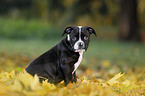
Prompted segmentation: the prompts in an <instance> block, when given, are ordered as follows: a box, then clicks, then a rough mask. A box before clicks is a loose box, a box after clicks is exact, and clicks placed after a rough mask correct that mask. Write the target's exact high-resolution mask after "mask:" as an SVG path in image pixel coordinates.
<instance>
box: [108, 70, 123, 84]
mask: <svg viewBox="0 0 145 96" xmlns="http://www.w3.org/2000/svg"><path fill="white" fill-rule="evenodd" d="M123 75H124V74H121V72H120V73H118V74H117V75H115V76H114V77H113V78H112V79H110V80H109V81H107V84H109V85H111V86H112V85H113V84H116V83H118V81H117V79H119V78H120V77H121V76H123Z"/></svg>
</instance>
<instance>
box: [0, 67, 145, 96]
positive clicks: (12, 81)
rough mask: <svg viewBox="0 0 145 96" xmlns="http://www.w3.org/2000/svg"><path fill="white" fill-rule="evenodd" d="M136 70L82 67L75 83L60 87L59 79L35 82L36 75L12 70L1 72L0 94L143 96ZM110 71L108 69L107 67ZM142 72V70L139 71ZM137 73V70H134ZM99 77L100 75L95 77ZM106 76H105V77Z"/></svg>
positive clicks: (143, 84)
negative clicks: (102, 69)
mask: <svg viewBox="0 0 145 96" xmlns="http://www.w3.org/2000/svg"><path fill="white" fill-rule="evenodd" d="M141 70H142V69H136V72H133V70H129V72H128V73H127V74H126V73H118V74H116V75H113V74H111V73H106V74H104V75H103V76H101V75H102V74H101V73H100V72H95V71H91V70H86V71H85V72H84V73H83V74H84V76H81V77H79V79H78V82H77V83H72V84H69V85H68V86H67V87H64V83H63V81H62V82H60V83H59V84H58V85H57V86H55V85H53V84H50V83H48V82H47V80H46V81H43V83H39V79H38V76H37V75H35V76H34V77H32V76H31V75H29V74H28V73H26V72H25V71H23V72H19V73H15V71H12V72H1V74H0V89H1V90H0V95H1V96H4V95H8V96H17V95H18V96H23V95H24V96H25V95H27V96H30V95H32V96H41V95H42V96H98V95H99V96H118V95H120V96H127V95H128V96H144V95H145V79H143V78H142V74H143V73H140V72H139V71H141ZM110 71H111V70H110ZM142 71H143V70H142ZM138 72H139V73H138ZM98 76H101V78H96V77H98ZM106 77H107V78H109V79H106Z"/></svg>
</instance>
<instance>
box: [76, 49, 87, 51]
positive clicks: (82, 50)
mask: <svg viewBox="0 0 145 96" xmlns="http://www.w3.org/2000/svg"><path fill="white" fill-rule="evenodd" d="M81 51H83V52H84V51H86V50H85V49H75V52H81Z"/></svg>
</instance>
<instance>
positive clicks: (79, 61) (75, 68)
mask: <svg viewBox="0 0 145 96" xmlns="http://www.w3.org/2000/svg"><path fill="white" fill-rule="evenodd" d="M79 54H80V56H79V59H78V62H76V63H75V64H74V70H73V72H72V74H73V73H74V72H75V71H76V70H77V68H78V67H79V65H80V63H81V61H82V58H83V50H82V51H79Z"/></svg>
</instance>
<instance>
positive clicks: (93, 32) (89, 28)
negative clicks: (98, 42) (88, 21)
mask: <svg viewBox="0 0 145 96" xmlns="http://www.w3.org/2000/svg"><path fill="white" fill-rule="evenodd" d="M87 30H88V32H89V33H90V34H94V35H95V36H96V37H97V35H96V32H95V30H94V29H93V28H91V27H87Z"/></svg>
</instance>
